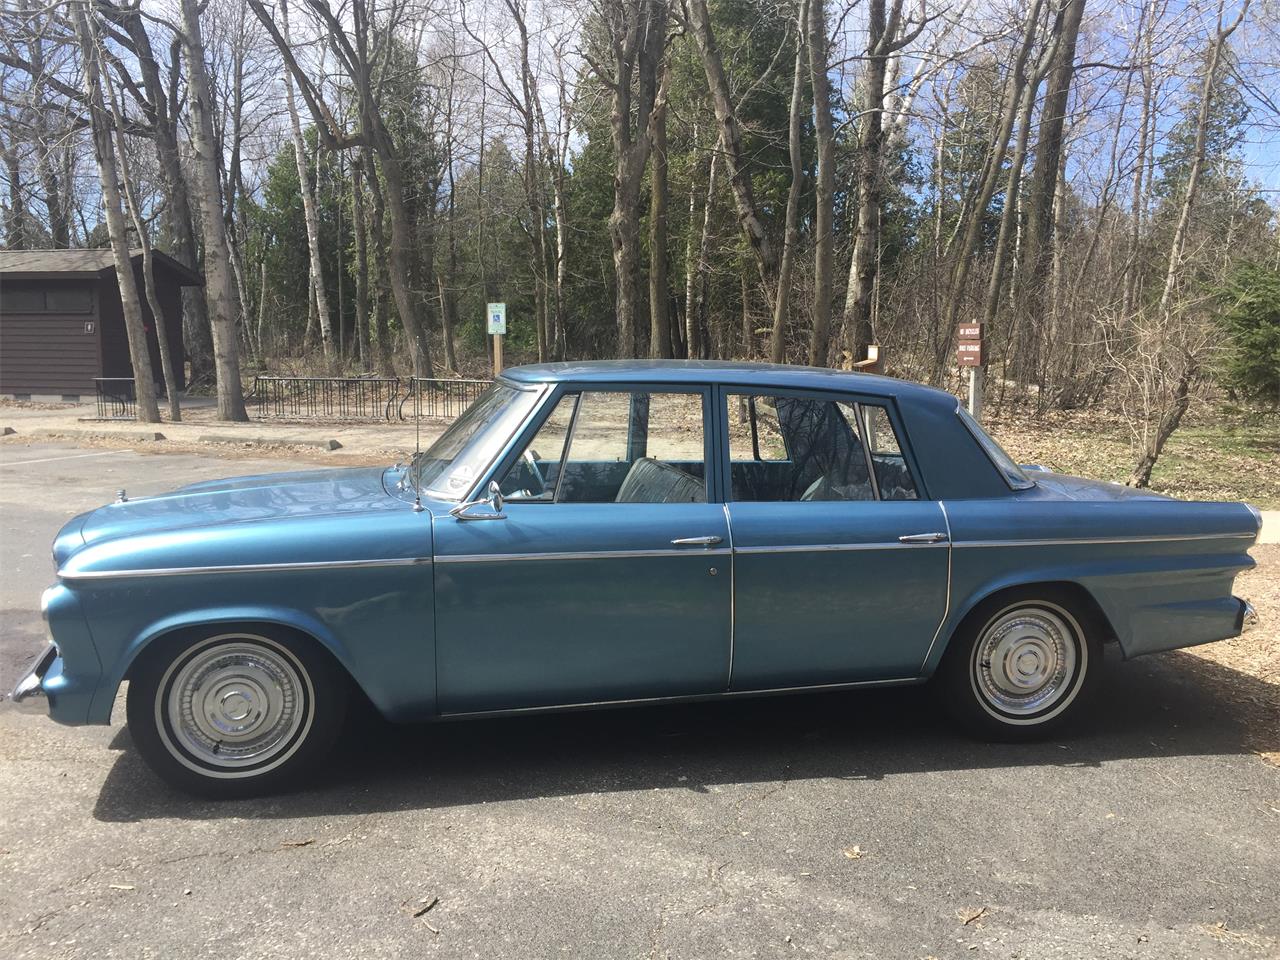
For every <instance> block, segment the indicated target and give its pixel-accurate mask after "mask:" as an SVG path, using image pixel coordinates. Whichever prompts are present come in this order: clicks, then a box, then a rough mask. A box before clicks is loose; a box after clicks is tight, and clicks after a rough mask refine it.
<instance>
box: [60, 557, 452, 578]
mask: <svg viewBox="0 0 1280 960" xmlns="http://www.w3.org/2000/svg"><path fill="white" fill-rule="evenodd" d="M429 563H431V558H430V557H406V558H404V559H397V560H316V561H305V562H302V563H245V564H228V565H225V566H212V567H152V568H150V569H138V570H82V571H75V570H59V571H58V579H60V580H115V579H120V578H124V577H193V576H201V575H204V574H210V573H275V572H284V571H298V570H341V569H348V568H352V567H413V566H421V565H423V564H429Z"/></svg>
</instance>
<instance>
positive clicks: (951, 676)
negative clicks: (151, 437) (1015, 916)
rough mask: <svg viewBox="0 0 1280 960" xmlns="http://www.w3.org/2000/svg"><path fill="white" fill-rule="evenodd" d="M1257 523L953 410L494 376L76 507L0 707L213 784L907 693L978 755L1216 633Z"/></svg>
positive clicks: (700, 376) (566, 374)
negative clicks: (352, 729)
mask: <svg viewBox="0 0 1280 960" xmlns="http://www.w3.org/2000/svg"><path fill="white" fill-rule="evenodd" d="M1260 525H1261V517H1260V514H1259V513H1258V512H1257V511H1256V510H1254V509H1253V508H1252V507H1249V506H1247V505H1244V504H1237V503H1187V502H1181V501H1177V500H1172V499H1169V498H1166V497H1162V496H1158V495H1155V494H1152V493H1149V492H1143V491H1136V490H1130V489H1127V488H1125V487H1121V486H1116V485H1114V484H1108V483H1099V482H1095V481H1091V480H1083V479H1079V478H1076V477H1068V476H1062V475H1058V474H1053V473H1049V472H1046V471H1043V470H1039V469H1036V468H1031V467H1022V466H1019V465H1018V464H1016V463H1014V462H1013V461H1012V460H1011V459H1010V458H1009V456H1008V455H1007V454H1006V453H1005V452H1004V451H1003V450H1001V448H1000V447H999V446H998V445H997V444H996V443H995V441H993V440H992V439H991V438H990V437H989V436H988V435H987V434H986V433H985V432H984V431H983V429H982V428H981V427H980V426H979V425H978V424H977V423H976V422H974V421H973V420H972V419H971V418H970V417H969V416H968V415H967V414H966V413H965V411H964V410H963V409H962V408H961V407H960V406H959V405H958V404H957V402H956V399H955V398H954V397H953V396H950V395H949V394H946V393H943V392H941V391H938V390H933V389H929V388H926V387H922V386H918V385H915V384H911V383H906V382H903V381H899V380H893V379H888V378H883V377H874V376H867V375H861V374H849V373H841V372H837V371H832V370H819V369H809V368H802V367H781V366H766V365H755V364H730V363H699V362H689V363H680V362H670V361H666V362H641V361H625V362H624V361H619V362H600V363H566V364H547V365H540V366H529V367H520V368H516V369H512V370H508V371H507V372H506V373H505V374H504V375H503V376H502V377H501V378H500V379H499V380H498V381H497V382H495V383H494V385H493V386H492V388H491V389H490V390H489V391H488V392H487V393H486V394H484V395H483V396H482V397H481V399H480V400H478V401H477V402H476V403H475V404H474V405H473V406H472V407H471V408H470V409H468V410H467V412H466V413H465V414H463V416H461V417H460V418H459V419H458V420H457V421H456V422H455V423H454V424H453V425H452V426H451V427H450V428H449V429H448V430H447V431H446V432H445V433H444V434H443V435H442V436H441V437H440V438H439V439H438V440H437V441H436V442H435V443H434V444H433V445H432V446H431V447H430V449H428V450H426V451H425V452H423V453H421V454H419V455H417V456H415V457H414V458H413V460H412V462H410V463H408V464H403V465H397V466H394V467H390V468H386V469H382V468H379V469H354V470H318V471H312V472H305V473H286V474H279V475H273V476H258V477H246V478H240V479H233V480H225V481H216V482H211V483H198V484H193V485H191V486H187V487H183V488H182V489H180V490H177V491H175V492H173V493H171V494H167V495H163V496H157V497H150V498H146V499H138V500H130V499H128V498H127V497H124V496H122V497H121V499H120V500H119V501H118V502H116V503H113V504H111V505H109V506H104V507H102V508H100V509H98V510H94V511H92V512H90V513H86V514H83V515H81V516H78V517H76V518H74V519H73V520H71V521H70V522H69V523H68V524H67V525H66V526H65V527H64V528H63V529H62V530H61V531H60V532H59V533H58V535H57V538H56V539H55V541H54V546H53V553H54V562H55V565H56V568H57V583H56V584H55V585H54V586H52V587H50V588H49V589H48V590H47V591H45V593H44V596H43V599H42V609H43V612H44V616H45V618H46V620H47V622H48V628H49V633H50V638H51V641H52V642H51V645H50V646H49V648H48V649H47V650H46V651H45V653H44V654H43V655H42V656H40V657H39V659H38V660H37V661H36V662H35V664H34V665H33V667H32V668H31V670H30V672H29V673H28V674H27V675H26V676H25V677H24V678H23V679H22V681H21V682H20V683H19V685H18V687H17V689H16V690H15V691H14V696H13V699H14V700H15V701H16V702H19V703H22V704H25V705H36V706H37V707H44V708H45V709H47V710H48V712H49V713H50V715H51V716H52V717H53V719H54V720H56V721H58V722H60V723H67V724H105V723H108V722H109V721H110V719H111V711H112V705H113V703H114V701H115V699H116V693H117V691H118V689H119V688H120V685H121V684H122V683H123V682H124V681H125V680H128V681H129V691H128V700H127V713H128V722H129V727H130V730H131V731H132V735H133V740H134V742H135V744H136V745H137V748H138V750H139V751H140V752H141V753H142V755H143V756H144V757H145V758H146V759H147V761H148V762H149V763H150V764H151V765H152V767H153V768H154V769H155V770H156V772H157V773H159V774H160V775H161V776H163V777H164V778H165V779H166V780H168V781H170V782H171V783H173V784H175V785H177V786H179V787H181V788H184V789H186V790H189V791H192V792H196V793H199V794H203V795H207V796H215V797H229V796H244V795H247V794H252V793H260V792H264V791H270V790H277V789H280V788H282V787H284V786H286V785H288V784H292V783H294V782H295V781H296V780H297V779H298V778H299V777H300V776H301V775H303V774H305V773H306V772H307V771H308V770H309V769H310V768H313V767H314V766H315V765H316V764H317V763H318V762H320V761H322V760H323V759H324V757H325V756H326V753H327V751H328V750H329V748H330V747H331V745H332V743H333V740H334V738H335V737H336V736H337V734H338V732H339V730H340V728H341V725H342V720H343V714H344V707H345V704H346V702H347V700H348V699H349V697H350V696H351V695H352V694H353V693H355V692H356V691H357V688H358V690H359V691H360V692H362V693H363V694H364V696H365V697H367V698H368V700H369V701H370V702H372V703H373V704H374V706H375V707H376V708H377V709H378V710H379V711H381V713H383V714H384V715H385V716H386V717H387V718H388V719H390V720H393V721H404V722H415V721H422V720H432V719H442V718H457V717H466V716H477V715H493V714H507V713H519V712H528V711H545V710H564V709H568V708H578V707H596V706H616V705H624V704H635V703H651V702H655V701H671V700H692V699H707V698H718V697H742V696H759V695H765V694H777V693H790V692H804V691H811V690H821V689H833V688H847V687H857V686H875V685H878V686H885V685H892V684H916V683H922V682H925V681H928V680H933V681H934V683H935V685H936V687H937V689H938V691H939V693H940V695H941V697H942V698H943V700H944V701H945V703H946V705H947V706H948V707H949V709H950V710H951V711H952V712H953V713H954V715H955V716H956V717H957V718H958V719H959V720H960V721H961V722H962V723H963V724H964V725H965V726H967V727H968V728H969V729H970V730H972V731H974V732H975V733H976V734H978V735H980V736H983V737H988V738H996V739H1029V738H1033V737H1043V736H1045V735H1047V734H1049V733H1051V732H1053V731H1056V730H1058V729H1059V728H1060V727H1061V726H1062V725H1063V724H1065V723H1067V722H1068V721H1069V720H1070V719H1071V718H1072V717H1074V716H1077V715H1079V714H1080V713H1081V712H1083V711H1084V710H1086V708H1087V704H1088V702H1089V700H1090V698H1091V697H1092V696H1093V695H1094V694H1096V692H1097V689H1098V684H1099V680H1100V676H1101V667H1102V651H1103V645H1104V644H1110V643H1114V644H1118V645H1119V648H1120V650H1121V652H1122V653H1123V655H1124V656H1126V657H1133V656H1138V655H1140V654H1146V653H1152V652H1155V651H1160V650H1168V649H1171V648H1174V647H1185V646H1189V645H1192V644H1198V643H1206V642H1209V641H1212V640H1220V639H1223V638H1226V637H1232V636H1235V635H1237V634H1239V633H1241V632H1242V631H1243V630H1245V629H1248V627H1249V626H1250V625H1251V624H1252V623H1253V622H1254V621H1255V620H1256V617H1255V615H1254V613H1253V610H1252V608H1251V607H1250V605H1249V604H1248V603H1247V602H1245V601H1244V600H1241V599H1240V598H1237V597H1235V596H1233V595H1232V584H1233V581H1234V579H1235V576H1236V574H1237V573H1239V572H1240V571H1241V570H1245V569H1248V568H1249V567H1251V566H1252V565H1253V561H1252V560H1251V559H1250V557H1249V554H1248V550H1249V548H1250V546H1252V544H1253V543H1254V542H1255V540H1256V538H1257V534H1258V531H1259V528H1260Z"/></svg>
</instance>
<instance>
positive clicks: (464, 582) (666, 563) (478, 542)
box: [434, 387, 732, 713]
mask: <svg viewBox="0 0 1280 960" xmlns="http://www.w3.org/2000/svg"><path fill="white" fill-rule="evenodd" d="M534 420H535V422H534V423H532V424H531V425H530V427H529V428H528V429H527V430H526V431H525V434H524V437H523V438H522V440H521V441H519V442H517V443H516V444H515V445H514V447H513V450H512V451H511V453H510V454H509V455H508V456H507V457H506V458H505V459H504V461H503V462H502V463H500V464H499V466H498V467H497V469H495V470H494V471H493V476H494V478H495V479H496V480H497V481H498V482H499V484H500V486H501V488H502V490H503V493H504V496H505V499H504V503H503V507H502V511H501V512H502V513H503V514H504V516H505V518H504V519H491V520H464V519H459V518H457V517H453V516H442V517H438V518H436V520H435V523H434V533H435V547H436V552H435V567H434V569H435V589H436V643H437V653H436V659H437V697H438V701H439V704H440V709H441V712H443V713H465V712H476V711H489V710H505V709H512V708H524V707H545V706H555V705H562V704H580V703H594V702H604V701H618V700H633V699H649V698H659V697H669V696H686V695H697V694H706V693H714V692H721V691H724V690H725V689H726V686H727V684H728V673H729V653H730V651H729V647H730V617H731V584H732V576H731V571H730V563H731V560H732V557H731V555H730V552H729V547H728V537H729V531H728V521H727V519H726V516H725V510H724V507H723V505H722V504H720V503H716V502H708V500H714V499H715V498H713V497H710V496H709V490H708V486H709V483H708V481H709V480H710V479H711V478H710V477H709V474H710V473H711V471H709V470H708V469H707V464H708V463H710V462H711V457H710V453H711V450H712V449H713V447H712V435H713V432H714V430H713V424H714V418H713V417H712V415H711V402H710V390H709V389H696V388H695V389H686V390H665V391H659V390H653V389H651V388H645V387H636V388H626V387H622V388H614V387H610V388H609V389H569V388H567V387H561V388H560V389H559V390H558V391H557V393H556V394H554V395H553V396H551V397H550V398H549V399H548V401H547V403H546V404H545V405H544V408H543V411H542V412H541V414H540V416H536V417H535V418H534Z"/></svg>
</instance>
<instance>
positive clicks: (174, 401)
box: [101, 72, 182, 423]
mask: <svg viewBox="0 0 1280 960" xmlns="http://www.w3.org/2000/svg"><path fill="white" fill-rule="evenodd" d="M101 87H104V88H105V89H106V92H107V104H108V105H109V106H110V109H111V128H112V131H113V132H114V134H115V141H116V148H117V149H118V150H119V161H120V162H119V170H118V173H119V176H120V183H121V184H122V185H123V186H124V194H125V208H126V209H127V210H128V211H129V216H130V219H131V220H132V221H133V231H134V233H135V234H136V235H137V237H138V245H139V246H140V247H141V248H142V280H143V289H144V290H145V291H146V296H147V307H148V308H149V309H150V311H151V321H152V323H154V324H155V328H156V346H157V348H158V349H159V351H160V370H161V373H162V375H163V376H164V392H165V398H166V399H167V400H168V406H169V419H170V420H171V421H173V422H174V423H180V422H181V421H182V406H181V403H180V401H179V399H178V378H177V376H176V374H175V368H174V365H173V357H172V355H171V353H170V350H169V322H168V320H169V318H168V317H166V316H165V314H164V308H163V307H162V306H161V305H160V294H159V292H158V291H157V290H156V267H155V256H154V251H153V250H152V247H151V238H150V237H149V236H148V235H147V230H146V224H144V223H143V220H142V205H141V203H139V202H138V191H137V187H136V186H135V182H136V181H135V180H134V177H133V172H132V170H130V169H129V153H128V151H127V150H126V149H125V142H124V114H123V111H122V110H121V109H120V103H119V100H118V99H117V97H116V91H115V85H114V84H113V83H112V82H111V74H110V73H109V72H107V73H103V74H102V76H101ZM144 329H145V327H144ZM149 365H150V350H149V349H148V366H149ZM156 419H159V415H158V414H157V417H156Z"/></svg>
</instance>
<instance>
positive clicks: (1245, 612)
mask: <svg viewBox="0 0 1280 960" xmlns="http://www.w3.org/2000/svg"><path fill="white" fill-rule="evenodd" d="M1233 599H1234V600H1235V601H1236V602H1237V603H1239V604H1240V612H1239V613H1237V614H1236V634H1237V635H1243V634H1246V633H1248V632H1249V631H1250V630H1252V629H1253V628H1254V627H1256V626H1257V625H1258V611H1257V610H1255V609H1253V604H1252V603H1250V602H1249V601H1248V600H1245V599H1244V598H1242V597H1234V598H1233Z"/></svg>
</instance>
